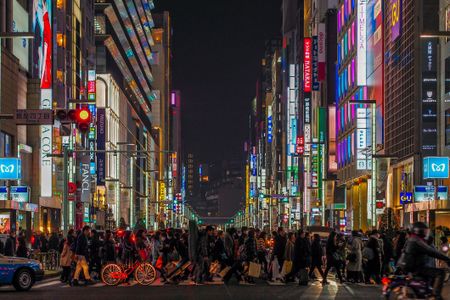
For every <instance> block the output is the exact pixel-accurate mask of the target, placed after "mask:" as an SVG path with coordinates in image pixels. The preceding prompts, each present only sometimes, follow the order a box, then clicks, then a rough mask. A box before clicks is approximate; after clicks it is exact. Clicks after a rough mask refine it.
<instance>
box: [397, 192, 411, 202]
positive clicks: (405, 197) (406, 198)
mask: <svg viewBox="0 0 450 300" xmlns="http://www.w3.org/2000/svg"><path fill="white" fill-rule="evenodd" d="M412 198H413V193H411V192H400V204H408V203H411V202H412Z"/></svg>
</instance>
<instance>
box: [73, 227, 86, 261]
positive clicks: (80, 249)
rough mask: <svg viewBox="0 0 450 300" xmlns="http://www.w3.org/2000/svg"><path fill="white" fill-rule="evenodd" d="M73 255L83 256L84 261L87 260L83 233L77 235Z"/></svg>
mask: <svg viewBox="0 0 450 300" xmlns="http://www.w3.org/2000/svg"><path fill="white" fill-rule="evenodd" d="M75 254H76V255H80V256H84V257H85V258H86V259H88V258H89V247H88V239H87V237H86V236H85V235H84V234H83V233H80V235H78V238H77V246H76V250H75Z"/></svg>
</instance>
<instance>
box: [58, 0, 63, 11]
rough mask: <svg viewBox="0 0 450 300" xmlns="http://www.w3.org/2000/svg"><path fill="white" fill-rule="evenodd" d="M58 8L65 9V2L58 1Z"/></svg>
mask: <svg viewBox="0 0 450 300" xmlns="http://www.w3.org/2000/svg"><path fill="white" fill-rule="evenodd" d="M56 7H57V8H58V9H63V8H64V0H56Z"/></svg>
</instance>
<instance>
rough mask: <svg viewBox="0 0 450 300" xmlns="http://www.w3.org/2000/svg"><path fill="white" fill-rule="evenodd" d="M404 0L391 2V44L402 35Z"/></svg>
mask: <svg viewBox="0 0 450 300" xmlns="http://www.w3.org/2000/svg"><path fill="white" fill-rule="evenodd" d="M401 24H402V0H391V42H393V41H395V40H396V39H397V38H398V37H399V36H400V34H401V27H402V26H401Z"/></svg>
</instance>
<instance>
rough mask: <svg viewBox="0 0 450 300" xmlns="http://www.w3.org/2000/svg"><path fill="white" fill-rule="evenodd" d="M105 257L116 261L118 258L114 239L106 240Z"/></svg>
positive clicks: (104, 245) (106, 259)
mask: <svg viewBox="0 0 450 300" xmlns="http://www.w3.org/2000/svg"><path fill="white" fill-rule="evenodd" d="M103 259H104V260H105V261H115V260H116V247H115V243H114V240H111V239H110V240H108V241H105V243H104V244H103Z"/></svg>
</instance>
